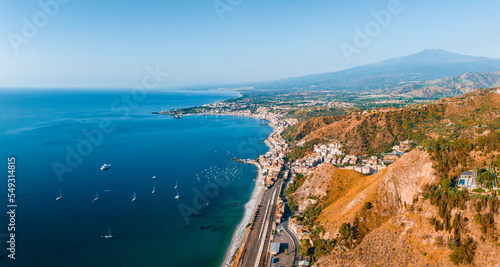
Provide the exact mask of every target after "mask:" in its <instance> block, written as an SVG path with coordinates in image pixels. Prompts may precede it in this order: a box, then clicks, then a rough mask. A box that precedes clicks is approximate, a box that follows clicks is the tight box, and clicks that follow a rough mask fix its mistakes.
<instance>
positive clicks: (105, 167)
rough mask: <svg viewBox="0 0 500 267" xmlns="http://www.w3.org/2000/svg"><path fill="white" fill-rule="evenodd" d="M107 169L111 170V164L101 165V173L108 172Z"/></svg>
mask: <svg viewBox="0 0 500 267" xmlns="http://www.w3.org/2000/svg"><path fill="white" fill-rule="evenodd" d="M109 168H111V164H104V165H102V167H101V171H106V170H108V169H109Z"/></svg>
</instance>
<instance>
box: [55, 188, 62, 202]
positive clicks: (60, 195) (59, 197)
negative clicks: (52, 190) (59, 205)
mask: <svg viewBox="0 0 500 267" xmlns="http://www.w3.org/2000/svg"><path fill="white" fill-rule="evenodd" d="M61 199H62V192H61V190H59V196H58V197H57V198H56V200H61Z"/></svg>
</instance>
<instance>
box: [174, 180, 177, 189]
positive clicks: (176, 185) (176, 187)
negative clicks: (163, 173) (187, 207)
mask: <svg viewBox="0 0 500 267" xmlns="http://www.w3.org/2000/svg"><path fill="white" fill-rule="evenodd" d="M174 188H175V189H177V181H175V187H174Z"/></svg>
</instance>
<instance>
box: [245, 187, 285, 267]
mask: <svg viewBox="0 0 500 267" xmlns="http://www.w3.org/2000/svg"><path fill="white" fill-rule="evenodd" d="M281 183H282V180H280V182H278V183H276V184H275V185H274V186H273V187H271V188H270V189H268V190H266V191H265V192H264V195H263V196H262V200H261V203H260V205H259V208H258V209H257V213H256V218H255V221H254V224H253V225H252V229H251V230H250V233H249V236H248V239H247V242H246V243H245V246H244V248H243V253H242V257H241V258H240V261H239V262H238V265H237V266H242V267H256V266H266V264H265V263H266V262H267V260H268V259H269V262H270V258H269V257H268V254H269V253H267V251H268V248H269V242H270V238H271V230H272V225H273V223H274V220H275V215H276V204H277V202H278V195H279V192H280V189H281V186H280V185H281Z"/></svg>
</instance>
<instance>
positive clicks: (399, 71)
mask: <svg viewBox="0 0 500 267" xmlns="http://www.w3.org/2000/svg"><path fill="white" fill-rule="evenodd" d="M495 71H500V60H498V59H491V58H485V57H474V56H467V55H460V54H456V53H451V52H447V51H444V50H440V49H426V50H423V51H421V52H419V53H416V54H413V55H409V56H405V57H400V58H393V59H389V60H385V61H382V62H379V63H375V64H370V65H365V66H359V67H354V68H351V69H346V70H342V71H337V72H330V73H323V74H313V75H307V76H303V77H295V78H287V79H282V80H277V81H268V82H261V83H251V84H244V85H239V86H240V87H243V86H251V87H253V88H255V89H258V90H284V89H287V90H289V89H302V90H327V91H346V92H350V93H352V92H370V93H374V92H388V91H389V92H390V91H392V90H394V89H396V88H399V87H401V86H402V85H409V84H418V83H421V82H425V81H430V80H436V79H443V78H447V77H451V76H456V75H462V74H464V73H470V72H495Z"/></svg>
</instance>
